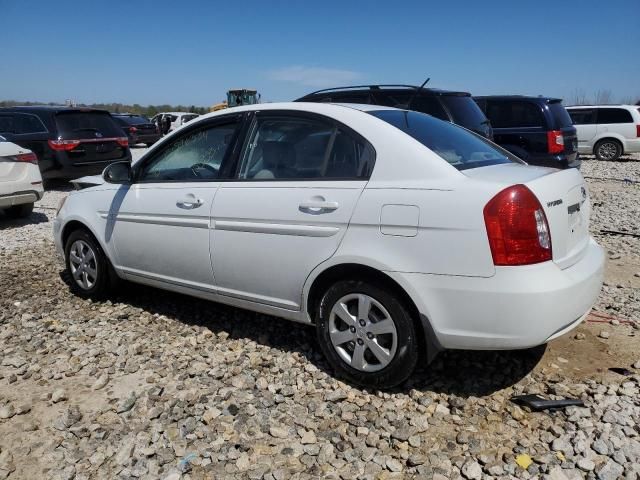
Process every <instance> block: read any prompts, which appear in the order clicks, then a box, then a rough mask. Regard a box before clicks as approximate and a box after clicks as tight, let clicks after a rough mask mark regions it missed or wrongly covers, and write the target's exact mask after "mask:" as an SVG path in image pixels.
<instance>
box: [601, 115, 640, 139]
mask: <svg viewBox="0 0 640 480" xmlns="http://www.w3.org/2000/svg"><path fill="white" fill-rule="evenodd" d="M597 121H598V131H597V135H598V137H599V138H602V137H604V136H606V134H607V133H615V134H618V135H620V136H622V137H624V138H625V139H627V140H632V139H635V138H637V130H636V125H635V123H634V121H633V116H632V115H631V112H629V111H628V110H627V109H625V108H615V107H600V108H598V119H597Z"/></svg>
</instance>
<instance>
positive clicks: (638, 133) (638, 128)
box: [636, 125, 640, 138]
mask: <svg viewBox="0 0 640 480" xmlns="http://www.w3.org/2000/svg"><path fill="white" fill-rule="evenodd" d="M636 137H638V138H640V125H636Z"/></svg>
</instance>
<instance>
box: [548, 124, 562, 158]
mask: <svg viewBox="0 0 640 480" xmlns="http://www.w3.org/2000/svg"><path fill="white" fill-rule="evenodd" d="M547 147H548V149H549V153H562V152H563V151H564V136H563V135H562V132H561V131H560V130H551V131H550V132H547Z"/></svg>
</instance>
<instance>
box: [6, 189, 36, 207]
mask: <svg viewBox="0 0 640 480" xmlns="http://www.w3.org/2000/svg"><path fill="white" fill-rule="evenodd" d="M41 188H42V187H41ZM43 195H44V192H43V191H42V190H41V189H40V190H27V191H21V192H15V193H10V194H5V195H0V208H8V207H13V206H14V205H23V204H25V203H35V202H37V201H38V200H41V199H42V197H43Z"/></svg>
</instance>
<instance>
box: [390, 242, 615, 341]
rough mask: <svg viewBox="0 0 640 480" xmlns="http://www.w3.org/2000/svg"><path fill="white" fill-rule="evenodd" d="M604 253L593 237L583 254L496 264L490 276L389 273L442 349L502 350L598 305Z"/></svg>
mask: <svg viewBox="0 0 640 480" xmlns="http://www.w3.org/2000/svg"><path fill="white" fill-rule="evenodd" d="M604 262H605V257H604V251H603V249H602V248H601V247H600V246H599V245H598V244H597V243H596V242H595V241H594V240H593V239H591V240H590V241H589V245H588V247H587V249H586V251H585V253H584V255H583V257H582V258H581V259H580V260H579V261H578V262H577V263H575V264H574V265H572V266H571V267H568V268H565V269H564V270H562V269H560V268H559V267H558V266H557V265H556V264H555V263H553V262H545V263H541V264H536V265H527V266H522V267H496V273H495V275H494V276H492V277H490V278H480V277H463V276H449V275H426V274H419V273H397V272H395V273H394V272H388V273H389V275H391V276H392V277H394V278H395V279H396V280H397V281H398V282H399V283H400V284H401V285H403V286H404V287H405V289H406V290H407V292H408V293H409V295H411V297H412V298H413V300H414V302H415V303H416V306H417V307H418V309H419V310H420V312H421V313H422V314H423V315H425V316H426V317H427V319H428V320H429V322H430V324H431V327H432V329H433V334H434V335H435V336H436V339H437V341H438V343H439V344H440V345H441V346H442V347H443V348H453V349H475V350H500V349H519V348H530V347H534V346H537V345H541V344H544V343H546V342H548V341H550V340H552V339H554V338H556V337H558V336H560V335H562V334H564V333H566V332H568V331H570V330H571V329H573V328H575V327H576V326H577V325H578V324H579V323H580V322H581V321H582V320H584V318H585V317H586V315H587V314H588V312H589V311H590V310H591V307H592V306H593V304H594V303H595V301H596V299H597V297H598V294H599V293H600V288H601V287H602V281H603V275H604Z"/></svg>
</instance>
